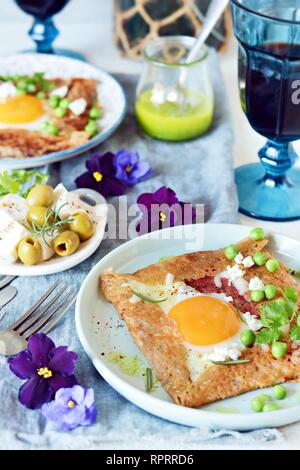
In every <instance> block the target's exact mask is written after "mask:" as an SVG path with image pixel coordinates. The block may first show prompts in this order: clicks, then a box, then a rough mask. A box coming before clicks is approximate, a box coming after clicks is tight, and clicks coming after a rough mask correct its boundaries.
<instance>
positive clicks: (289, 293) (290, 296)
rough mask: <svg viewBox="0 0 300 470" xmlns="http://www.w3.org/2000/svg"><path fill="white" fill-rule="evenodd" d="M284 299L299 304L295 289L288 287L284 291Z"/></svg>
mask: <svg viewBox="0 0 300 470" xmlns="http://www.w3.org/2000/svg"><path fill="white" fill-rule="evenodd" d="M284 297H285V298H286V299H287V300H290V301H291V302H294V303H297V302H298V297H299V296H298V292H297V291H296V289H294V287H287V288H286V289H285V291H284Z"/></svg>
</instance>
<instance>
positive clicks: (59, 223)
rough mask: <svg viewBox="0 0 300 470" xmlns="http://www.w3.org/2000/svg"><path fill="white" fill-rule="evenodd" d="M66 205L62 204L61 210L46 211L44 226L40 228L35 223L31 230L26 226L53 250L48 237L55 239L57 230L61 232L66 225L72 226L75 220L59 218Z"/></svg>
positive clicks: (49, 209)
mask: <svg viewBox="0 0 300 470" xmlns="http://www.w3.org/2000/svg"><path fill="white" fill-rule="evenodd" d="M65 205H66V203H65V204H62V205H61V206H60V207H59V208H54V209H52V208H48V209H47V211H46V216H45V223H44V225H42V226H40V225H38V224H36V223H35V222H34V221H33V222H32V227H31V228H29V227H28V226H27V225H24V227H25V228H27V230H30V231H31V232H32V234H33V235H34V237H39V236H41V237H42V239H43V240H44V242H45V243H46V245H47V246H48V247H49V248H51V246H50V245H49V242H48V240H47V237H48V238H51V237H53V235H54V232H55V230H59V229H60V228H61V227H63V226H64V225H65V224H70V223H71V222H73V220H74V219H73V218H72V217H69V218H67V219H64V220H62V219H61V218H60V217H59V212H60V211H61V209H62V208H63V207H64V206H65Z"/></svg>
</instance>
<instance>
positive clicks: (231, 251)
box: [224, 245, 239, 259]
mask: <svg viewBox="0 0 300 470" xmlns="http://www.w3.org/2000/svg"><path fill="white" fill-rule="evenodd" d="M224 254H225V256H226V258H228V259H234V258H235V257H236V256H237V255H238V254H239V249H238V247H237V245H229V246H227V248H225V250H224Z"/></svg>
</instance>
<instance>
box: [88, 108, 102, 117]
mask: <svg viewBox="0 0 300 470" xmlns="http://www.w3.org/2000/svg"><path fill="white" fill-rule="evenodd" d="M100 117H101V111H100V109H99V108H95V107H94V108H92V109H91V110H90V118H91V119H99V118H100Z"/></svg>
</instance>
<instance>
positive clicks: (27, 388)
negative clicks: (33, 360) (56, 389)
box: [19, 374, 54, 410]
mask: <svg viewBox="0 0 300 470" xmlns="http://www.w3.org/2000/svg"><path fill="white" fill-rule="evenodd" d="M53 395H54V394H53V392H52V390H51V388H50V386H49V382H48V379H44V378H40V377H39V376H38V375H37V374H36V375H34V376H32V377H31V378H30V379H29V380H27V382H25V383H24V384H23V385H22V387H21V388H20V390H19V401H20V403H22V405H24V406H26V408H30V409H32V410H35V409H38V408H40V407H41V406H42V405H43V404H44V403H46V402H48V401H50V400H51V398H52V396H53Z"/></svg>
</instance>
